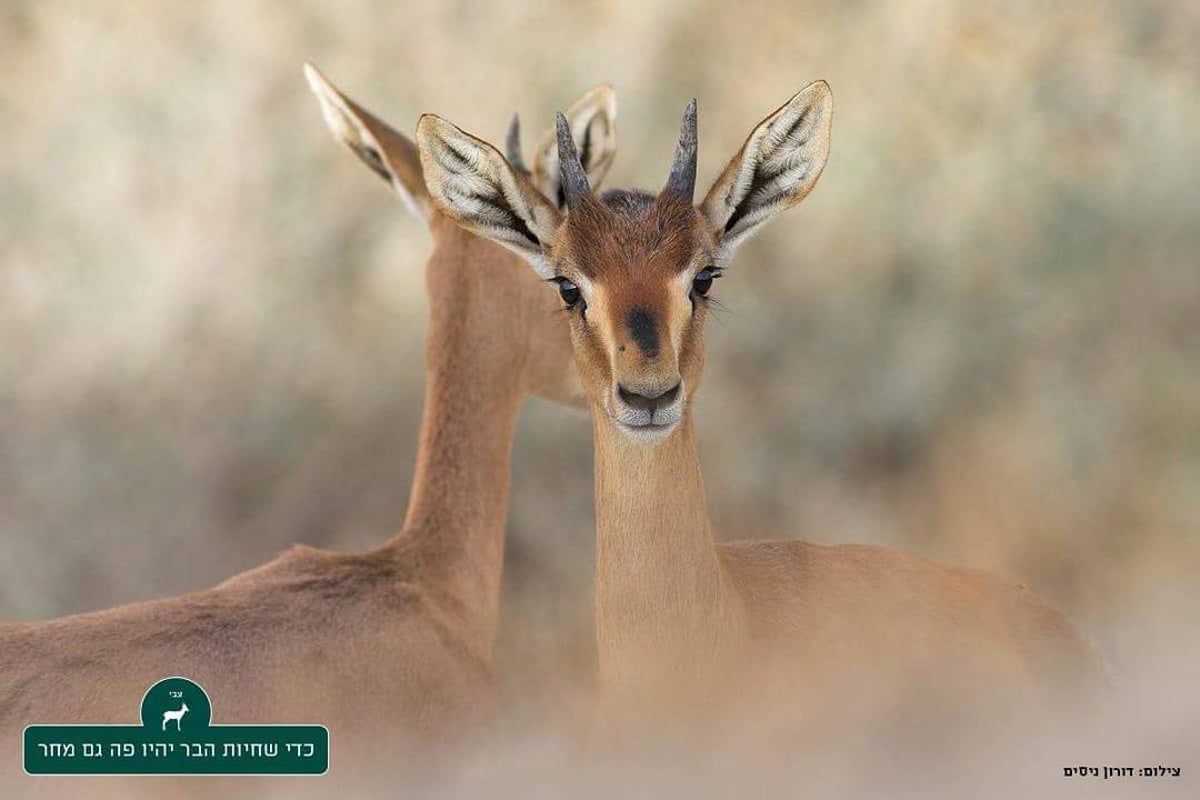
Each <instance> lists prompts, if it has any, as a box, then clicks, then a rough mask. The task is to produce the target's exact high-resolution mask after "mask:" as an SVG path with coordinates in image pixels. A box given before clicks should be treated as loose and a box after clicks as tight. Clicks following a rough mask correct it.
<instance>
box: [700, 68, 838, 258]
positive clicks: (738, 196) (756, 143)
mask: <svg viewBox="0 0 1200 800" xmlns="http://www.w3.org/2000/svg"><path fill="white" fill-rule="evenodd" d="M832 121H833V93H832V92H831V91H830V90H829V84H827V83H825V81H817V82H816V83H810V84H809V85H808V86H806V87H804V88H803V89H801V90H800V91H799V92H798V93H797V94H796V95H795V96H794V97H792V99H791V100H788V101H787V102H786V103H784V104H783V105H782V106H781V107H780V108H779V109H778V110H776V111H775V112H774V113H773V114H771V115H770V116H769V117H767V118H766V119H764V120H763V121H762V122H760V123H759V124H758V127H756V128H755V129H754V131H753V132H752V133H751V134H750V137H749V138H748V139H746V143H745V144H744V145H742V149H741V150H739V151H738V154H737V155H735V156H734V157H733V159H732V160H731V161H730V162H729V166H727V167H725V171H724V172H722V173H721V176H720V177H719V178H717V181H716V183H714V184H713V187H712V189H710V190H709V192H708V195H707V196H706V197H705V198H704V202H703V203H701V204H700V211H701V213H702V214H703V215H704V217H705V219H707V220H708V224H709V225H710V226H711V227H712V230H713V233H714V234H715V235H716V237H717V241H718V243H719V251H720V252H719V253H718V260H721V261H728V259H729V257H730V256H731V255H732V254H733V251H734V250H735V249H736V248H737V246H738V245H739V244H741V243H742V242H743V241H745V240H746V239H747V238H748V237H749V236H750V235H751V234H753V233H755V232H756V231H758V230H759V228H761V227H762V225H763V224H764V223H766V222H767V221H768V220H770V219H772V218H773V217H774V216H775V215H776V214H778V213H779V212H781V211H783V210H785V209H788V208H791V207H792V206H794V205H796V204H797V203H799V202H800V201H801V200H803V199H804V198H805V196H806V195H807V194H808V193H809V192H810V191H812V188H813V186H815V185H816V183H817V179H818V178H820V177H821V171H822V170H823V169H825V162H826V161H827V160H828V159H829V130H830V125H831V123H832Z"/></svg>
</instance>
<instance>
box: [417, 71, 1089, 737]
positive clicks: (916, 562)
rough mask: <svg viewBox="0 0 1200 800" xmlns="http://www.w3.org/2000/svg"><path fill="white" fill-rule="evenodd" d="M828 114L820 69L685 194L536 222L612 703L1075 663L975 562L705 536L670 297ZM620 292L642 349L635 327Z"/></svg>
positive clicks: (766, 708)
mask: <svg viewBox="0 0 1200 800" xmlns="http://www.w3.org/2000/svg"><path fill="white" fill-rule="evenodd" d="M831 113H832V97H831V95H830V94H829V87H828V86H827V85H826V84H824V83H823V82H818V83H816V84H812V85H811V86H809V87H808V88H806V89H805V90H803V91H801V92H800V93H798V94H797V95H796V96H794V97H793V98H792V100H790V101H789V102H788V103H786V104H785V105H784V106H783V107H781V108H780V109H779V110H777V111H776V112H774V113H773V114H771V115H770V116H768V117H767V118H766V119H765V120H763V122H762V123H760V124H759V125H758V126H757V127H756V128H755V130H754V132H753V133H752V134H751V136H750V137H749V139H748V140H747V144H746V145H745V146H744V147H743V148H742V149H741V150H740V151H739V152H738V153H737V154H736V155H735V156H734V158H733V159H732V160H731V161H730V164H729V166H728V167H727V168H726V169H725V171H724V172H723V173H722V175H721V177H720V178H719V179H718V181H717V185H716V186H715V187H714V189H713V190H712V191H711V192H710V193H709V195H708V198H707V199H706V200H705V201H704V203H703V204H702V206H701V208H699V209H697V208H694V207H693V206H692V205H691V202H690V198H683V197H681V196H680V195H678V194H676V193H674V192H673V191H666V192H664V193H662V194H660V195H659V196H658V197H657V198H655V199H654V200H653V202H640V201H639V202H632V201H627V200H625V199H621V198H614V197H610V198H608V199H607V200H606V201H604V202H602V201H601V200H599V199H597V198H595V197H589V196H586V195H585V196H582V197H581V198H579V200H578V201H577V202H576V204H575V206H574V207H573V208H572V209H571V211H570V213H569V214H568V215H567V216H566V219H565V221H564V222H563V223H562V224H561V225H560V226H559V227H558V228H557V229H556V230H554V231H553V232H552V233H551V235H549V236H545V237H542V240H541V248H542V253H541V255H540V258H541V259H542V260H543V261H544V262H545V263H548V264H551V265H553V267H554V270H555V275H556V276H557V277H558V278H559V279H560V280H568V281H570V282H572V283H573V284H576V285H577V286H578V287H579V288H580V293H581V296H582V298H583V301H582V302H580V303H578V304H577V305H576V306H575V307H574V308H573V309H572V310H571V312H570V313H569V315H568V318H569V319H570V327H571V338H572V344H573V347H574V352H575V358H576V362H577V364H578V366H579V371H580V377H581V379H582V381H583V386H584V390H585V393H586V394H587V396H588V399H589V401H590V405H591V408H592V417H593V429H594V439H595V451H596V472H595V481H596V526H597V527H596V550H597V559H596V635H597V644H598V648H599V659H600V683H601V690H602V694H603V699H604V701H605V702H604V708H605V710H606V712H607V714H608V715H609V716H610V718H612V719H616V720H620V719H630V718H633V719H639V720H642V721H646V720H654V721H659V722H662V721H668V720H675V721H677V720H693V719H696V718H708V717H713V716H719V717H725V716H727V715H741V714H750V715H751V718H753V719H754V720H755V724H759V722H760V721H762V720H764V719H765V718H766V717H770V716H773V717H775V718H776V719H777V721H781V722H783V723H785V724H791V723H796V722H800V723H801V724H802V725H805V724H807V725H808V726H809V728H808V729H809V730H810V731H825V732H829V731H830V730H831V729H830V728H829V727H827V726H826V723H829V722H830V719H831V717H830V716H824V715H832V717H835V718H840V719H842V720H843V721H849V720H853V719H854V718H855V715H854V711H855V710H868V709H869V710H871V711H875V712H878V711H879V710H880V708H881V707H888V706H894V705H896V704H901V705H903V704H904V703H906V702H913V703H915V704H916V705H919V706H921V707H922V708H923V709H926V710H927V709H929V708H930V707H936V706H938V705H939V703H941V704H942V705H944V707H947V708H948V707H952V706H953V705H954V704H955V703H957V702H960V701H970V702H976V701H991V700H997V699H999V698H1009V697H1010V695H1009V692H1014V693H1015V696H1018V697H1022V698H1039V699H1044V698H1045V697H1047V696H1051V693H1052V692H1053V691H1054V690H1056V689H1062V688H1064V687H1068V686H1071V685H1073V684H1074V683H1076V682H1078V683H1087V682H1088V681H1089V680H1090V679H1092V678H1094V677H1095V675H1096V662H1095V659H1094V655H1093V654H1092V653H1091V651H1090V649H1089V648H1088V646H1087V644H1086V643H1085V642H1084V641H1083V640H1082V638H1081V637H1080V636H1079V635H1078V633H1076V631H1075V630H1074V629H1073V628H1072V627H1071V626H1070V624H1069V623H1068V622H1067V621H1066V620H1065V619H1064V618H1063V616H1062V615H1061V614H1059V613H1058V612H1057V611H1055V610H1054V609H1053V608H1051V607H1050V606H1049V605H1047V604H1046V603H1045V602H1044V601H1042V600H1040V599H1039V598H1038V597H1036V596H1035V595H1033V594H1032V593H1031V592H1029V591H1028V590H1026V589H1024V588H1023V587H1018V586H1014V585H1011V584H1009V583H1006V582H1004V581H1002V580H1000V579H999V578H996V577H994V576H992V575H989V574H987V573H983V572H977V571H970V570H961V569H952V568H948V567H943V566H939V565H936V564H933V563H930V562H928V561H925V560H923V559H920V558H917V557H915V556H912V555H909V554H906V553H901V552H896V551H891V550H886V549H883V548H878V547H863V546H836V547H823V546H820V545H814V544H808V543H806V542H801V541H796V540H783V541H745V542H734V543H729V544H718V543H717V542H716V541H715V540H714V537H713V534H712V531H711V528H710V523H709V518H708V514H707V510H706V507H705V493H704V485H703V481H702V479H701V475H700V467H699V460H698V457H697V453H696V446H695V441H694V433H693V426H694V423H693V419H692V411H691V409H692V403H693V400H694V397H695V392H696V390H697V388H698V386H699V384H700V378H701V374H702V372H703V364H704V321H705V316H706V310H707V302H706V301H704V300H703V299H699V298H693V297H691V296H689V290H690V287H691V282H692V280H693V279H694V276H695V275H696V274H697V273H699V272H700V271H701V270H703V269H705V268H707V267H710V266H711V265H713V264H714V263H717V264H720V263H724V261H726V260H727V259H728V256H729V254H730V251H731V249H732V247H733V246H735V245H736V243H737V241H740V240H741V239H742V238H744V237H745V235H747V234H748V233H749V232H750V231H752V230H753V229H755V228H757V227H758V226H759V225H761V224H762V223H763V222H765V221H766V220H767V219H769V218H771V217H772V216H774V215H775V214H777V213H779V212H780V211H782V210H784V209H786V208H788V207H790V206H792V205H795V204H796V203H797V202H799V200H800V199H802V198H803V197H804V196H805V195H807V194H808V193H809V192H810V191H811V190H812V188H813V186H814V185H815V183H816V181H817V178H818V177H819V176H820V175H821V172H822V170H823V168H824V166H825V161H826V159H827V157H828V150H829V130H830V120H829V116H830V115H831ZM685 125H686V117H685ZM428 133H429V135H430V136H434V135H437V131H433V130H431V131H429V132H428ZM418 138H419V140H420V132H419V134H418ZM683 138H684V137H682V136H681V141H683ZM420 144H421V147H422V152H424V151H425V149H426V148H427V147H428V146H431V143H427V142H425V141H421V142H420ZM427 168H428V164H427ZM495 169H502V165H499V166H495ZM456 178H457V179H460V180H469V179H471V178H472V174H470V173H468V174H467V175H465V176H463V175H458V176H456ZM643 197H644V196H643ZM433 199H434V201H435V203H438V204H439V206H443V205H445V204H446V200H447V198H445V197H440V196H439V195H438V194H437V193H434V196H433ZM451 200H453V198H451ZM451 213H452V214H454V215H455V216H457V217H458V218H460V219H461V218H462V217H463V216H464V215H466V216H470V214H469V210H464V209H458V210H455V209H453V208H451ZM731 238H732V239H733V240H734V241H732V242H731V241H730V240H731ZM635 308H636V309H642V310H644V311H645V312H646V314H645V316H646V317H648V318H649V319H650V320H652V322H653V325H647V324H645V323H644V322H643V323H639V325H640V327H641V329H642V332H641V337H640V338H641V339H642V340H643V341H652V340H653V339H654V337H650V336H648V333H647V331H648V330H649V328H651V327H652V328H653V329H654V331H656V332H657V341H658V342H659V343H660V345H661V346H660V347H659V348H658V351H657V352H647V351H646V349H645V348H642V347H639V346H635V345H634V340H636V339H638V338H639V336H638V333H637V331H635V322H633V321H632V320H633V317H632V316H631V310H632V309H635ZM668 343H669V344H668ZM680 380H682V384H681V389H680V392H681V394H680V395H678V396H680V397H682V398H683V399H682V401H681V403H682V405H683V411H682V416H681V417H680V419H681V421H680V422H678V423H677V424H676V426H675V427H674V428H673V429H669V432H668V433H665V434H662V435H661V436H660V438H657V439H655V438H653V435H648V434H645V433H644V432H639V433H637V434H634V433H631V431H630V429H629V428H628V427H624V428H623V427H622V426H621V425H619V424H618V422H617V419H618V414H617V413H616V412H615V411H614V409H617V408H619V407H620V401H619V400H618V399H617V398H618V397H619V388H622V387H623V388H624V389H626V390H627V389H629V388H630V386H639V387H651V388H652V389H654V390H656V391H658V392H662V391H665V390H668V389H669V388H670V387H673V386H676V385H677V384H679V382H680ZM649 396H654V395H649ZM639 424H641V423H639ZM655 435H657V434H655ZM764 724H765V723H764Z"/></svg>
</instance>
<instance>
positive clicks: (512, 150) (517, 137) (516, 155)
mask: <svg viewBox="0 0 1200 800" xmlns="http://www.w3.org/2000/svg"><path fill="white" fill-rule="evenodd" d="M504 157H505V158H507V159H508V163H509V164H512V166H513V169H515V170H516V171H517V172H519V173H521V174H522V175H528V174H529V167H527V166H525V159H524V158H522V157H521V118H520V117H519V116H517V115H516V114H513V116H512V122H511V123H509V125H508V138H506V139H505V140H504Z"/></svg>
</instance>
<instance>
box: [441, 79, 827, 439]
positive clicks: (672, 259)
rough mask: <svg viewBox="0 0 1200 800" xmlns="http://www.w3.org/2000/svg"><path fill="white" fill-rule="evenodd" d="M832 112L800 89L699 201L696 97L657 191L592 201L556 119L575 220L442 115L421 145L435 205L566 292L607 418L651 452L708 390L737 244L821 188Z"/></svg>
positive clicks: (582, 359)
mask: <svg viewBox="0 0 1200 800" xmlns="http://www.w3.org/2000/svg"><path fill="white" fill-rule="evenodd" d="M832 112H833V97H832V94H831V93H830V91H829V86H828V84H826V83H825V82H824V81H818V82H816V83H813V84H811V85H809V86H808V87H806V88H805V89H803V90H802V91H800V92H799V93H797V94H796V95H795V96H793V97H792V98H791V99H790V100H788V102H786V103H784V104H783V105H782V106H781V107H780V108H778V109H777V110H776V111H774V112H773V113H772V114H770V115H769V116H768V117H767V118H766V119H764V120H763V121H762V122H760V123H759V124H758V125H757V126H756V127H755V128H754V130H753V131H752V132H751V133H750V136H749V137H748V138H747V139H746V142H745V144H744V145H743V146H742V148H741V149H740V150H739V151H738V152H737V154H736V155H734V157H733V158H732V159H731V160H730V162H729V165H728V166H727V167H726V168H725V170H724V171H723V172H722V173H721V175H720V177H718V178H717V180H716V183H715V184H714V185H713V187H712V188H711V189H710V190H709V192H708V194H707V195H706V196H705V198H704V200H703V201H702V202H700V204H699V205H695V204H694V198H693V195H694V190H695V184H696V145H697V131H696V103H695V101H694V100H693V101H692V103H691V104H690V105H689V106H688V108H687V111H686V112H685V113H684V117H683V126H682V130H681V133H680V136H679V146H678V148H677V149H676V152H675V158H674V161H673V163H672V165H671V170H670V174H669V176H668V178H667V181H666V183H665V185H664V186H663V188H662V190H661V191H660V192H659V193H658V194H657V195H655V194H652V193H649V192H643V191H609V192H605V193H604V194H601V195H596V194H595V193H594V192H593V191H592V189H591V186H590V182H589V180H588V176H587V173H586V171H585V169H584V167H583V165H582V163H581V159H580V156H579V153H578V152H577V150H576V148H575V143H574V141H573V139H572V136H571V130H570V126H569V124H568V123H567V122H566V120H565V119H564V118H563V117H561V116H560V117H559V121H558V136H557V145H558V153H559V168H560V171H561V181H560V185H561V190H562V196H563V200H564V206H565V213H564V211H563V210H560V209H559V208H558V207H556V206H555V204H553V203H551V202H549V201H547V200H546V199H545V198H544V197H543V196H542V195H541V194H540V193H539V192H538V191H537V190H536V188H534V187H533V186H532V184H530V182H529V181H528V180H527V179H526V178H525V176H524V175H523V174H522V173H521V172H520V171H519V170H517V169H514V168H513V166H512V165H511V164H510V163H509V162H508V161H506V160H505V158H504V157H503V156H502V155H501V154H500V153H499V152H498V151H497V150H496V149H495V148H494V147H492V146H491V145H489V144H487V143H486V142H483V141H481V140H479V139H477V138H475V137H474V136H471V135H470V134H468V133H465V132H463V131H462V130H460V129H458V128H456V127H455V126H453V125H451V124H450V123H448V122H446V121H445V120H442V119H440V118H438V117H435V116H432V115H425V116H423V117H422V118H421V121H420V123H419V124H418V126H417V144H418V147H419V149H420V152H421V162H422V164H423V165H424V170H425V177H426V180H427V181H428V185H429V190H430V194H431V196H432V199H433V201H434V203H436V204H437V205H438V206H439V207H440V208H441V209H442V210H444V211H445V213H446V214H448V215H449V216H450V217H452V218H453V219H455V220H457V221H458V223H459V224H460V225H462V226H464V227H465V228H467V229H468V230H471V231H474V232H475V233H478V234H480V235H481V236H486V237H488V238H491V239H493V240H495V241H497V242H499V243H500V244H503V245H504V246H506V247H508V248H509V249H511V250H513V251H515V252H517V253H519V254H521V255H522V256H524V258H525V259H526V260H527V261H529V263H530V264H532V265H533V268H534V269H535V270H536V271H537V273H538V275H539V276H540V277H541V278H542V279H543V280H545V281H548V282H550V283H552V284H553V285H554V286H555V288H556V289H557V291H558V293H559V296H560V298H561V301H562V303H563V305H564V306H565V308H566V315H567V318H568V320H569V326H570V330H571V342H572V346H573V348H574V353H575V360H576V363H577V365H578V367H579V371H580V376H581V378H582V380H583V387H584V391H585V393H586V394H587V396H588V399H589V401H590V402H591V404H592V406H593V409H594V410H595V411H596V412H597V413H596V417H597V419H601V420H604V421H605V423H606V424H610V425H613V426H615V427H616V429H617V430H619V431H620V432H621V433H624V434H626V435H628V436H630V437H632V438H633V439H635V440H638V441H641V442H647V443H653V442H658V441H662V440H663V439H665V438H666V437H667V436H669V435H670V434H671V432H672V431H673V430H675V429H676V427H677V426H678V425H679V422H680V421H681V420H682V419H683V418H684V416H685V414H687V413H688V409H689V408H690V402H689V401H690V398H691V396H692V394H693V393H694V392H695V390H696V387H697V386H698V385H699V382H700V376H701V373H702V371H703V365H704V322H705V316H706V313H707V309H708V304H709V302H710V298H711V293H712V287H713V283H714V281H715V280H716V279H717V278H719V277H720V276H721V273H722V271H723V270H724V269H725V268H726V267H727V266H728V264H729V262H730V259H731V258H732V256H733V252H734V250H735V249H736V248H737V247H738V245H739V244H741V243H742V242H743V241H745V239H746V238H747V237H748V236H750V235H751V234H753V233H754V232H756V231H757V230H759V229H760V228H761V227H762V226H763V224H765V223H766V222H767V220H769V219H771V218H773V217H774V216H775V215H776V214H778V213H779V212H781V211H783V210H784V209H786V208H789V207H791V206H793V205H795V204H797V203H799V202H800V201H801V200H803V199H804V197H805V196H806V195H807V194H808V193H809V191H811V190H812V188H813V186H814V185H815V184H816V182H817V179H818V178H819V177H820V175H821V171H822V169H824V166H825V162H826V160H827V158H828V155H829V132H830V123H831V118H832Z"/></svg>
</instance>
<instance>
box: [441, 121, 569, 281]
mask: <svg viewBox="0 0 1200 800" xmlns="http://www.w3.org/2000/svg"><path fill="white" fill-rule="evenodd" d="M428 146H429V154H430V155H431V156H432V157H433V160H434V162H435V164H436V166H437V169H438V172H439V173H440V175H439V177H440V180H439V181H438V183H437V187H436V192H437V193H438V194H440V195H441V199H442V201H443V202H444V203H445V204H446V205H447V206H449V207H450V209H451V210H452V211H453V215H454V216H456V217H457V218H458V220H459V222H460V223H462V224H464V225H466V226H467V227H469V228H470V229H472V230H473V231H475V232H476V233H479V234H480V235H483V236H486V237H488V238H490V239H492V240H494V241H496V242H498V243H499V244H502V245H504V246H505V247H508V248H509V249H510V250H513V251H514V252H516V253H518V254H519V255H521V256H523V257H524V258H525V259H526V260H527V261H529V262H530V264H532V265H533V267H534V269H535V270H536V271H537V273H538V274H539V275H541V276H542V277H544V278H549V277H552V276H553V270H552V269H551V267H550V264H549V262H548V261H547V259H546V257H545V255H544V253H543V252H542V244H541V243H542V242H544V241H549V240H550V238H552V237H553V235H554V232H555V230H556V229H557V227H558V218H557V216H556V214H557V212H555V211H554V209H553V208H551V207H549V206H548V205H545V204H540V203H535V202H531V198H530V197H529V196H528V194H527V193H526V192H525V191H523V189H522V187H521V185H520V184H519V183H518V179H517V177H516V175H515V174H514V173H513V171H512V169H511V168H510V167H509V166H508V164H507V162H505V161H504V159H503V158H502V157H501V156H500V155H499V154H498V153H496V152H495V151H494V150H492V149H491V148H489V147H487V146H485V145H482V144H481V143H479V142H477V141H475V140H474V139H472V138H470V137H468V136H467V135H465V134H463V133H462V132H461V131H458V130H457V129H451V126H449V125H448V124H446V125H444V126H443V127H441V128H440V130H439V131H438V134H437V135H435V136H432V137H430V138H429V140H428Z"/></svg>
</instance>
